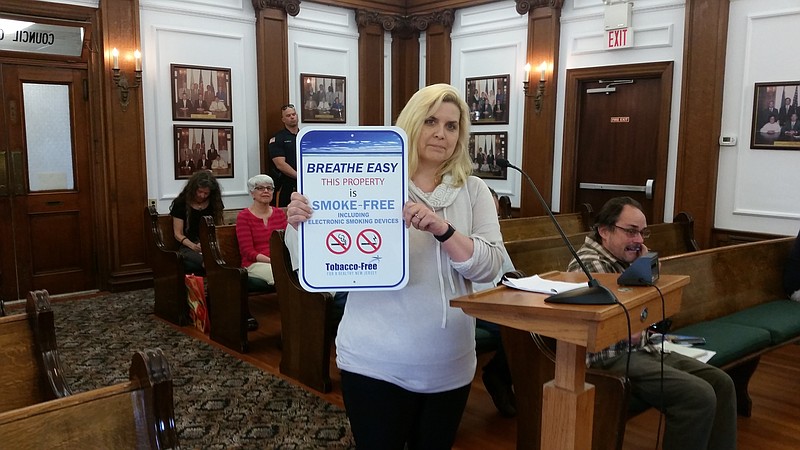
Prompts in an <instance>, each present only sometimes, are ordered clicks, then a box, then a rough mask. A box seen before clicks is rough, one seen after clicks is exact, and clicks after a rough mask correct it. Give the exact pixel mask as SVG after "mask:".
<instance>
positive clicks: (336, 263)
mask: <svg viewBox="0 0 800 450" xmlns="http://www.w3.org/2000/svg"><path fill="white" fill-rule="evenodd" d="M407 141H408V138H407V137H406V134H405V132H404V131H403V130H402V129H400V128H397V127H348V128H321V127H307V128H303V129H302V130H300V134H299V135H298V136H297V190H298V192H300V193H301V194H303V195H305V196H306V197H308V200H309V202H310V204H311V208H312V209H313V210H314V213H313V214H312V216H311V218H310V219H309V220H308V221H306V222H304V223H303V224H302V225H301V226H300V228H299V230H298V241H299V245H300V255H299V256H300V258H299V262H300V267H299V279H300V284H301V285H302V286H303V288H304V289H306V290H308V291H312V292H320V291H324V292H330V291H355V290H362V291H380V290H394V289H400V288H402V287H403V286H405V285H406V283H407V282H408V230H407V229H406V227H405V223H404V222H403V205H405V203H406V201H407V200H408V162H407V159H406V152H407V148H408V146H407Z"/></svg>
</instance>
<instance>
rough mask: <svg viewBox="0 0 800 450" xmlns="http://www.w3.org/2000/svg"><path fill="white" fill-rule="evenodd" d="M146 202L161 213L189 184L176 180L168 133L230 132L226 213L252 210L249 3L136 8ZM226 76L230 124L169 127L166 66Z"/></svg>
mask: <svg viewBox="0 0 800 450" xmlns="http://www.w3.org/2000/svg"><path fill="white" fill-rule="evenodd" d="M139 4H140V20H141V41H142V54H143V57H142V69H143V74H142V75H143V88H142V89H143V90H142V94H143V96H144V119H145V146H146V156H147V190H148V197H149V198H154V199H156V200H157V204H158V210H159V212H161V213H164V212H166V211H168V210H169V205H170V203H171V202H172V200H173V199H174V198H175V196H177V194H178V193H179V192H180V190H181V189H182V188H183V186H184V185H185V183H186V180H185V179H178V180H176V179H175V165H174V164H175V163H174V161H175V143H174V137H173V125H183V126H206V125H210V126H232V127H233V156H232V159H233V174H234V177H233V178H220V179H219V182H220V186H221V187H222V191H223V195H224V202H225V207H226V208H243V207H246V206H248V205H250V203H251V201H252V200H251V198H250V195H249V194H248V192H247V188H246V182H247V179H248V178H249V177H251V176H253V175H256V174H258V173H259V171H260V163H259V148H258V145H259V139H258V132H259V130H258V117H257V114H256V111H257V106H258V105H257V102H258V87H257V84H256V51H255V41H256V38H255V12H254V11H253V7H252V4H251V2H250V1H249V0H181V1H172V0H140V3H139ZM173 63H177V64H182V65H192V66H208V67H219V68H230V69H231V92H230V101H231V107H232V113H233V121H231V122H203V121H191V122H187V121H181V120H177V121H173V120H172V105H173V99H172V92H171V87H170V86H171V75H170V64H173Z"/></svg>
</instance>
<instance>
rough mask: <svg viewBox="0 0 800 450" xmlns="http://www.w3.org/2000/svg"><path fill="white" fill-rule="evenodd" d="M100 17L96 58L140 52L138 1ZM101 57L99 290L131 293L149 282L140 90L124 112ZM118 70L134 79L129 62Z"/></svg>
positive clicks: (113, 6) (117, 3) (106, 2)
mask: <svg viewBox="0 0 800 450" xmlns="http://www.w3.org/2000/svg"><path fill="white" fill-rule="evenodd" d="M98 11H99V15H100V23H102V33H99V35H100V36H102V37H101V38H100V40H102V47H101V48H102V52H103V53H101V54H100V55H110V49H111V48H113V47H116V48H118V49H120V51H121V53H122V54H126V53H128V52H132V51H133V50H135V49H139V48H141V43H140V39H139V1H138V0H103V1H102V2H101V5H100V8H99V10H98ZM100 55H98V57H97V60H96V61H94V63H95V67H96V68H97V70H99V72H100V90H101V93H102V95H101V96H102V102H101V105H100V108H101V112H100V114H101V118H102V122H101V125H100V126H101V131H100V134H102V142H103V147H104V149H103V150H104V152H103V153H104V157H105V161H104V164H103V167H102V169H99V172H101V173H98V174H96V175H97V176H96V177H95V189H96V190H97V191H98V193H102V194H103V195H104V197H103V202H102V203H101V204H99V206H98V208H97V210H96V211H95V213H96V215H97V216H98V217H101V216H105V218H104V220H103V222H104V223H105V225H106V227H105V232H104V236H102V238H101V242H102V243H105V245H107V246H108V248H107V255H106V257H107V258H108V259H107V261H101V266H102V265H107V266H108V273H107V276H104V275H106V273H104V272H105V269H103V268H101V269H100V272H101V284H102V285H101V288H103V289H109V290H111V291H119V290H130V289H134V288H137V287H142V286H143V285H144V283H147V282H151V270H150V264H149V261H148V257H147V249H148V246H147V243H148V239H147V235H146V232H147V227H146V224H145V222H144V216H143V215H142V210H141V208H140V206H137V205H145V204H146V203H147V169H146V166H145V145H144V108H143V103H142V89H141V87H140V88H136V89H131V90H130V100H129V101H130V104H129V105H128V107H127V109H123V108H122V106H121V105H120V100H119V93H118V90H117V87H116V86H115V85H114V82H113V80H112V70H111V62H110V57H109V58H108V59H106V58H103V59H100V58H101V56H100ZM119 64H120V69H121V70H122V72H124V73H126V74H127V75H128V76H129V77H130V76H132V74H133V69H134V67H133V65H134V63H133V59H132V58H122V57H121V58H120V60H119ZM101 242H98V244H100V243H101ZM99 248H100V249H102V246H100V247H99Z"/></svg>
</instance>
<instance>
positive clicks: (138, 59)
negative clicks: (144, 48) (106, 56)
mask: <svg viewBox="0 0 800 450" xmlns="http://www.w3.org/2000/svg"><path fill="white" fill-rule="evenodd" d="M133 59H134V70H133V77H134V81H133V84H131V82H130V81H128V77H127V76H126V75H125V73H123V72H121V71H120V68H119V50H117V48H116V47H114V49H113V50H111V69H112V70H113V71H114V85H115V86H117V89H119V104H120V106H122V110H123V111H126V110H127V109H128V104H129V99H130V90H131V89H136V88H138V87H139V86H141V85H142V53H141V52H140V51H139V50H135V51H134V52H133Z"/></svg>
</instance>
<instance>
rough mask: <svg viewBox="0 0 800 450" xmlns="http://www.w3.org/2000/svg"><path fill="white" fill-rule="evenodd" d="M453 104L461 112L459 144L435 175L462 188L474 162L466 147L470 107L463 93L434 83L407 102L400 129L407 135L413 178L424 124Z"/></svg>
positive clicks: (410, 171)
mask: <svg viewBox="0 0 800 450" xmlns="http://www.w3.org/2000/svg"><path fill="white" fill-rule="evenodd" d="M445 102H448V103H452V104H454V105H456V106H457V107H458V109H459V112H460V117H459V120H458V142H456V149H455V151H454V152H453V154H452V155H451V156H450V158H448V159H447V161H445V162H444V164H442V165H441V167H439V170H438V172H437V173H436V176H437V177H438V178H439V179H441V177H442V176H443V175H445V174H450V175H451V176H452V177H453V184H454V185H455V186H462V185H463V184H464V183H465V182H466V181H467V177H469V176H470V174H472V160H471V159H470V157H469V152H468V149H467V145H468V144H469V107H467V104H466V102H464V99H462V98H461V93H460V92H458V90H456V88H454V87H453V86H451V85H449V84H443V83H441V84H433V85H431V86H426V87H424V88H422V89H420V90H419V91H417V93H416V94H414V95H413V96H411V99H410V100H409V101H408V103H406V106H405V107H404V108H403V111H402V112H400V116H399V117H398V118H397V126H398V127H400V128H402V129H403V130H404V131H405V132H406V135H408V147H409V148H408V150H409V151H408V173H409V174H411V175H413V174H414V173H415V172H416V171H417V166H418V164H419V148H417V142H418V141H419V135H420V132H421V130H422V125H423V123H424V122H425V120H426V119H427V118H428V117H430V115H431V114H432V113H433V112H435V111H436V110H437V109H439V107H440V106H441V105H442V103H445Z"/></svg>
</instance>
